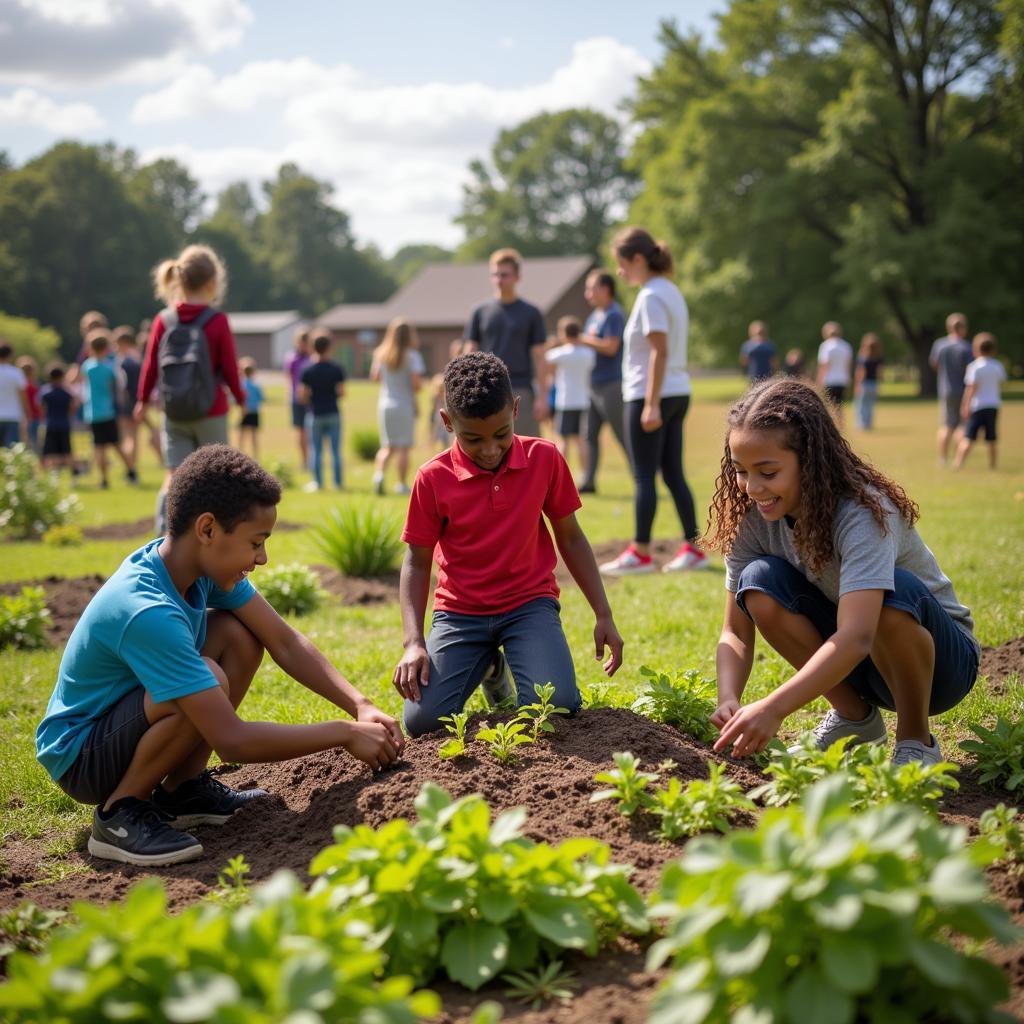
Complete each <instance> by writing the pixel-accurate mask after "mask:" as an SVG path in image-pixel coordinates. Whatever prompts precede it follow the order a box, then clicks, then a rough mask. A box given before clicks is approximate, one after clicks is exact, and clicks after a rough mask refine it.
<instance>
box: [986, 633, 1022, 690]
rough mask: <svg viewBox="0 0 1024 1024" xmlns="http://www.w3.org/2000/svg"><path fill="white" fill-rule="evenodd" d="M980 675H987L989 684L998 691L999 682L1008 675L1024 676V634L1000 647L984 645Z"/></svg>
mask: <svg viewBox="0 0 1024 1024" xmlns="http://www.w3.org/2000/svg"><path fill="white" fill-rule="evenodd" d="M978 675H981V676H985V677H986V678H987V679H988V682H989V686H990V687H991V688H992V689H994V690H996V691H997V692H998V690H999V686H998V684H999V683H1001V682H1002V681H1003V680H1004V679H1005V678H1006V677H1007V676H1013V675H1017V676H1024V636H1019V637H1017V639H1016V640H1007V641H1006V643H1005V644H1000V645H999V646H998V647H983V648H982V650H981V661H980V663H979V664H978ZM993 684H995V685H993Z"/></svg>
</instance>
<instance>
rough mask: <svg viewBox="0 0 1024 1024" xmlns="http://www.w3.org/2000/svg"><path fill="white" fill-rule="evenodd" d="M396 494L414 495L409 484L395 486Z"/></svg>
mask: <svg viewBox="0 0 1024 1024" xmlns="http://www.w3.org/2000/svg"><path fill="white" fill-rule="evenodd" d="M395 494H412V488H411V487H410V486H409V485H408V484H395Z"/></svg>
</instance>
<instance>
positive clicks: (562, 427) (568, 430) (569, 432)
mask: <svg viewBox="0 0 1024 1024" xmlns="http://www.w3.org/2000/svg"><path fill="white" fill-rule="evenodd" d="M585 411H586V410H584V409H558V410H557V411H556V412H555V431H556V432H557V433H558V435H559V437H576V436H577V435H578V434H579V432H580V424H581V423H582V421H583V413H584V412H585Z"/></svg>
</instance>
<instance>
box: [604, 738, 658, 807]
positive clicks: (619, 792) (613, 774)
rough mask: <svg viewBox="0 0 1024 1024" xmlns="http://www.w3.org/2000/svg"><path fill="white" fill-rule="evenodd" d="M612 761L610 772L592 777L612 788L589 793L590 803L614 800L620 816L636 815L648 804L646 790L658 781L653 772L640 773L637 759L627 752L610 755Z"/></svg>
mask: <svg viewBox="0 0 1024 1024" xmlns="http://www.w3.org/2000/svg"><path fill="white" fill-rule="evenodd" d="M612 760H614V761H615V767H614V768H613V769H612V770H611V771H610V772H598V773H597V775H595V776H594V781H595V782H607V783H608V784H609V785H610V786H611V787H612V788H611V789H599V790H598V791H597V792H596V793H591V794H590V802H591V803H596V802H597V801H598V800H616V801H617V802H618V804H619V813H620V814H625V815H630V814H636V812H637V811H639V810H642V809H643V808H645V807H647V806H648V805H649V804H650V801H651V797H650V796H649V794H648V793H647V792H646V789H647V787H648V786H649V785H650V784H651V783H652V782H657V781H658V776H657V775H656V774H655V773H654V772H642V771H641V770H640V761H639V759H638V758H637V757H636V756H635V755H634V754H632V753H631V752H630V751H628V750H626V751H620V752H619V753H616V754H612Z"/></svg>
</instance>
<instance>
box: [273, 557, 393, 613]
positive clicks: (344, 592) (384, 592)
mask: <svg viewBox="0 0 1024 1024" xmlns="http://www.w3.org/2000/svg"><path fill="white" fill-rule="evenodd" d="M310 568H311V569H312V570H313V572H315V573H316V574H317V576H319V577H320V586H322V587H323V588H324V590H326V591H327V593H328V594H330V595H331V596H332V597H336V598H338V600H339V601H340V602H341V603H342V604H349V605H354V604H387V603H388V602H389V601H397V600H398V572H397V571H396V572H389V573H388V574H387V575H386V576H366V577H363V576H346V575H345V574H344V573H343V572H339V571H338V570H337V569H332V568H331V567H330V566H329V565H311V566H310ZM258 582H259V581H258V580H257V583H258Z"/></svg>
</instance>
